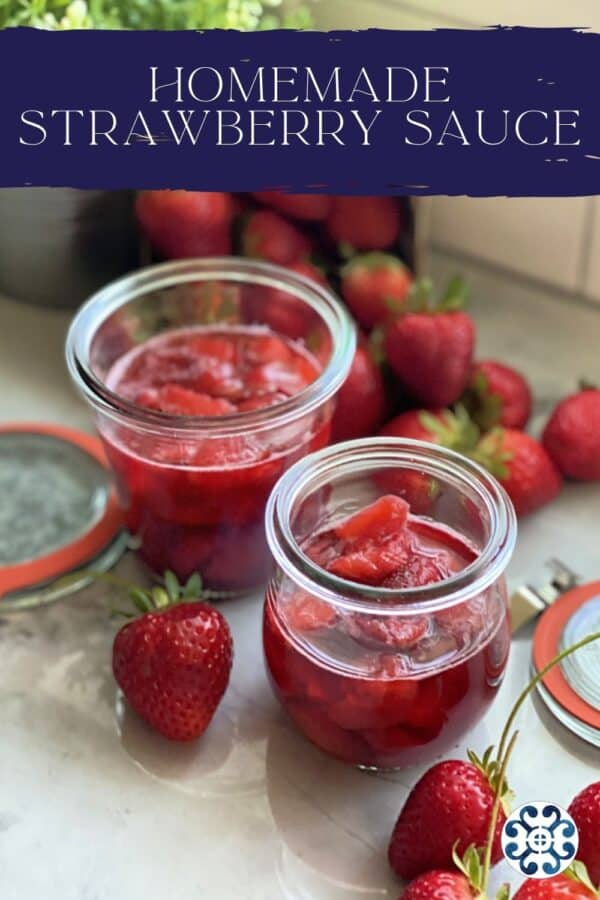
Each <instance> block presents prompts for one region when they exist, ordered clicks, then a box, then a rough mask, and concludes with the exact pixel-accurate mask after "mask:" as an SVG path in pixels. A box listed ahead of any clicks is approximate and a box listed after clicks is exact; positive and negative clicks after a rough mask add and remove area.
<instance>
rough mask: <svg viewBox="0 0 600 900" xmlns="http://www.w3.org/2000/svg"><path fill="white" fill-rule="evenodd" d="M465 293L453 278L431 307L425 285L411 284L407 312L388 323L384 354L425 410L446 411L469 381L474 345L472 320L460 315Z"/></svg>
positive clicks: (411, 394)
mask: <svg viewBox="0 0 600 900" xmlns="http://www.w3.org/2000/svg"><path fill="white" fill-rule="evenodd" d="M464 299H465V294H464V289H463V286H462V283H460V282H459V281H458V280H457V279H454V280H453V281H452V282H451V283H450V285H449V286H448V290H447V291H446V294H445V296H444V297H443V298H442V300H441V301H440V302H439V303H437V304H434V303H433V302H432V300H431V286H430V283H429V282H428V281H421V282H419V283H416V285H415V286H414V288H413V290H412V291H411V295H410V297H409V299H408V309H409V310H411V311H409V312H407V313H406V314H405V315H403V316H401V317H400V318H398V319H395V320H393V321H391V322H389V323H388V325H387V326H386V328H385V337H384V351H385V354H386V356H387V359H388V362H389V364H390V366H391V367H392V369H393V370H394V372H395V374H396V376H397V377H398V380H399V381H400V384H401V386H402V388H403V389H404V390H405V391H406V392H407V393H408V394H409V395H410V396H411V397H412V398H413V399H414V400H415V401H416V402H418V403H422V404H423V405H424V406H427V407H432V408H434V407H439V406H451V405H452V404H453V403H455V402H456V401H457V400H458V398H459V397H460V395H461V394H462V392H463V391H464V389H465V387H466V384H467V382H468V380H469V375H470V372H471V360H472V357H473V347H474V344H475V326H474V324H473V320H472V319H471V318H470V317H469V316H468V315H467V314H466V313H465V312H463V311H462V309H461V306H462V305H463V303H464Z"/></svg>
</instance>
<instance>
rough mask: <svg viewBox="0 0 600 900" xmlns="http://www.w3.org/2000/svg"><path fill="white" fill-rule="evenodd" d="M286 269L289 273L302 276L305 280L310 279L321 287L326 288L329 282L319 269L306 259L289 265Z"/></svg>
mask: <svg viewBox="0 0 600 900" xmlns="http://www.w3.org/2000/svg"><path fill="white" fill-rule="evenodd" d="M287 268H288V269H289V270H290V271H291V272H296V273H297V274H298V275H304V276H305V277H306V278H310V279H311V280H312V281H316V282H317V284H321V285H323V287H328V286H329V282H328V281H327V279H326V278H325V276H324V275H323V273H322V272H321V270H320V269H318V268H317V266H314V265H313V264H312V263H311V262H309V261H308V260H307V259H301V260H299V261H298V262H294V263H291V264H290V265H289V266H287Z"/></svg>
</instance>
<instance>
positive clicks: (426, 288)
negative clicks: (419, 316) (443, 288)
mask: <svg viewBox="0 0 600 900" xmlns="http://www.w3.org/2000/svg"><path fill="white" fill-rule="evenodd" d="M432 302H433V281H432V280H431V278H417V279H416V280H415V281H413V283H412V284H411V286H410V290H409V292H408V298H407V304H406V306H407V309H409V310H410V311H411V312H427V311H428V310H429V308H430V306H431V305H432Z"/></svg>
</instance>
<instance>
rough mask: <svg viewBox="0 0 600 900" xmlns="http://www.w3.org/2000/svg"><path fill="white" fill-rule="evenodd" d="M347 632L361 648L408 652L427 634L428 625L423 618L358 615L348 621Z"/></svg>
mask: <svg viewBox="0 0 600 900" xmlns="http://www.w3.org/2000/svg"><path fill="white" fill-rule="evenodd" d="M348 630H349V633H350V634H351V635H352V637H353V638H354V639H355V640H356V641H358V642H359V643H360V644H362V645H363V646H367V647H373V648H375V649H380V648H381V647H389V648H392V649H394V650H408V649H409V648H410V647H413V646H414V645H415V644H417V643H418V642H419V641H420V640H421V638H422V637H424V636H425V635H426V634H427V632H428V630H429V623H428V620H427V619H426V618H425V616H420V617H418V618H417V617H404V616H398V615H388V616H385V615H381V616H368V615H363V614H362V613H358V614H357V615H355V616H353V617H352V618H351V619H350V622H349V625H348Z"/></svg>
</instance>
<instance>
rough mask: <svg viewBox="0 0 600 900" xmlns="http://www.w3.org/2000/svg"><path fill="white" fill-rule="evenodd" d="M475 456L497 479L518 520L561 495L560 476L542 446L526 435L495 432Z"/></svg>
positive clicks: (511, 432) (496, 429)
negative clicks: (511, 503) (518, 517)
mask: <svg viewBox="0 0 600 900" xmlns="http://www.w3.org/2000/svg"><path fill="white" fill-rule="evenodd" d="M472 456H473V457H474V459H476V460H477V461H478V462H479V463H481V464H482V465H483V466H485V467H486V468H487V469H488V470H489V471H490V472H491V473H492V475H495V477H496V478H497V479H498V481H499V482H500V484H501V485H502V486H503V487H504V489H505V490H506V492H507V494H508V496H509V497H510V499H511V500H512V502H513V504H514V507H515V510H516V512H517V515H518V516H526V515H527V514H528V513H531V512H533V511H534V510H536V509H538V508H539V507H540V506H544V505H545V504H546V503H550V501H551V500H553V499H554V498H555V497H556V495H557V494H558V493H559V492H560V489H561V483H562V482H561V477H560V472H559V471H558V469H557V468H556V466H555V465H554V463H553V462H552V460H551V458H550V456H549V455H548V453H547V452H546V451H545V450H544V448H543V447H542V445H541V444H539V443H538V442H537V441H536V440H535V438H532V437H531V436H530V435H528V434H525V432H524V431H517V430H515V429H514V428H494V429H493V430H492V431H490V432H488V434H486V435H484V437H483V438H482V439H481V440H480V441H479V443H478V445H477V447H476V449H475V451H474V452H473V454H472Z"/></svg>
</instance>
